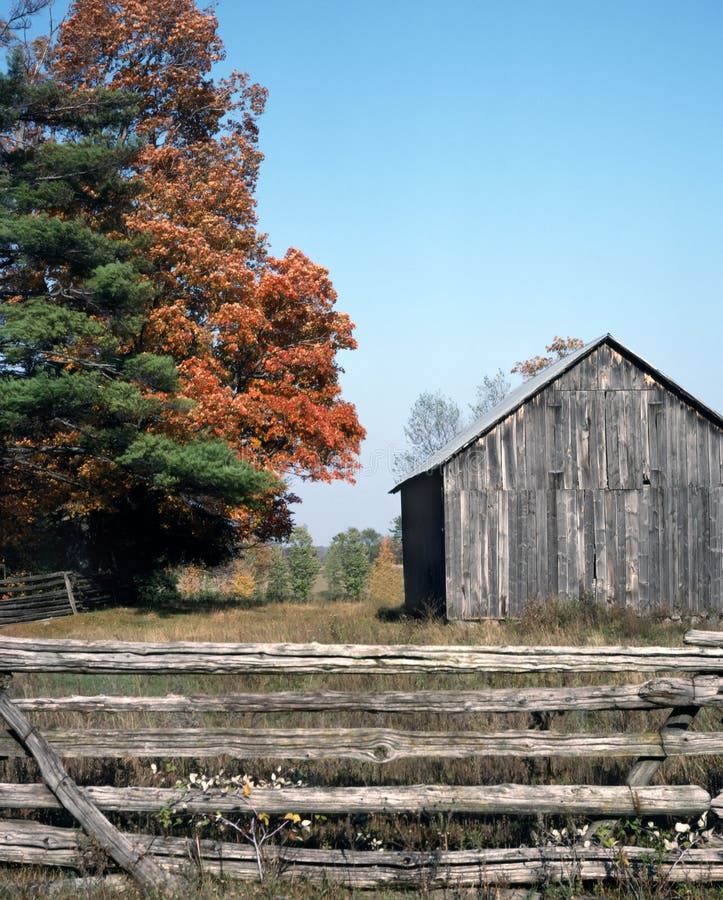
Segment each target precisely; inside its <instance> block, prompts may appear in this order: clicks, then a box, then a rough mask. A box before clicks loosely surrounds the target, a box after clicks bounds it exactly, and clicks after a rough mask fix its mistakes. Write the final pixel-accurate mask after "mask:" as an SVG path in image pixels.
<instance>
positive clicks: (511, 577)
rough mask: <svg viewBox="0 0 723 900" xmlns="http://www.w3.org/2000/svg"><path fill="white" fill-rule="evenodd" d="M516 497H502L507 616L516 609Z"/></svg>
mask: <svg viewBox="0 0 723 900" xmlns="http://www.w3.org/2000/svg"><path fill="white" fill-rule="evenodd" d="M518 497H519V494H518V492H517V491H505V492H504V494H503V496H502V503H503V504H504V510H505V517H506V521H507V548H508V549H507V555H508V559H507V566H506V568H507V573H508V575H507V579H508V580H507V610H508V613H509V615H511V616H514V615H516V614H517V609H518V599H519V594H518V587H519V585H518V581H519V569H520V546H519V525H520V518H519V514H518V504H517V501H518Z"/></svg>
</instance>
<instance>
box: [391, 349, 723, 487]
mask: <svg viewBox="0 0 723 900" xmlns="http://www.w3.org/2000/svg"><path fill="white" fill-rule="evenodd" d="M603 345H607V346H609V347H610V348H612V349H613V350H615V351H616V352H617V353H619V354H620V355H621V356H622V357H624V358H625V359H626V360H627V361H628V362H630V363H632V364H633V365H634V366H636V367H637V368H639V369H641V370H642V371H643V372H644V373H645V374H646V375H649V376H650V377H652V378H653V379H654V380H655V381H657V382H658V383H660V384H661V385H663V386H664V387H666V388H667V389H668V390H670V391H672V392H673V393H674V394H676V395H677V396H678V397H680V399H682V400H683V401H685V402H686V403H688V404H689V405H690V406H692V407H693V408H694V409H696V410H697V411H698V412H699V413H700V414H701V415H702V416H704V417H705V418H706V419H708V420H710V421H711V422H713V423H714V424H715V425H717V426H718V428H721V429H723V416H721V415H720V414H719V413H717V412H716V411H715V410H713V409H711V408H710V407H708V406H706V405H705V404H704V403H702V402H701V401H700V400H698V399H697V398H696V397H694V396H693V395H692V394H689V393H688V391H686V390H685V389H684V388H682V387H680V385H678V384H677V383H676V382H675V381H673V379H672V378H669V377H668V376H667V375H665V374H663V372H661V371H660V370H659V369H656V368H655V367H654V366H653V365H651V364H650V363H649V362H647V360H645V359H643V357H641V356H638V354H636V353H634V352H633V351H632V350H630V349H629V348H628V347H626V346H625V345H624V344H621V343H620V341H618V340H617V339H616V338H614V337H613V336H612V335H611V334H609V333H608V334H604V335H602V336H601V337H598V338H596V339H595V340H593V341H590V342H589V343H588V344H585V346H584V347H581V348H580V349H579V350H576V351H575V352H574V353H571V354H570V355H569V356H565V357H563V358H562V359H559V360H557V361H556V362H554V363H553V364H552V365H550V366H548V367H547V368H546V369H543V370H542V371H541V372H539V373H538V374H537V375H535V376H534V377H532V378H529V379H527V381H524V382H523V383H522V384H521V385H519V386H518V387H517V388H515V389H514V390H513V391H511V392H510V393H509V394H508V395H507V396H506V397H504V398H503V399H502V400H501V401H500V402H499V403H498V404H497V405H496V406H494V407H493V408H492V409H490V410H489V411H488V412H486V413H485V414H484V415H483V416H482V417H481V418H479V419H477V420H476V421H475V422H473V423H472V424H471V425H469V426H468V427H467V428H465V429H463V430H462V431H461V432H460V433H459V434H458V435H457V436H456V437H454V438H453V439H452V440H451V441H450V442H449V443H448V444H446V445H445V446H444V447H442V448H441V449H440V450H438V451H437V452H436V453H434V454H432V456H430V457H428V458H427V459H426V460H425V461H424V462H423V463H422V464H421V465H420V466H418V467H417V468H416V469H414V470H413V471H412V472H410V473H409V475H406V476H405V477H404V478H403V479H402V480H401V481H399V482H398V483H397V484H395V485H394V487H393V488H392V490H391V491H390V493H391V494H394V493H396V492H397V491H398V490H400V489H401V488H402V486H403V485H405V484H407V483H408V482H409V481H411V480H412V479H414V478H417V477H418V476H420V475H428V474H430V473H431V472H434V471H436V470H437V469H439V468H441V467H442V466H443V465H444V464H445V463H447V462H449V460H451V459H452V458H453V457H455V456H456V455H457V454H458V453H460V452H462V451H463V450H464V449H465V448H466V447H468V446H469V445H470V444H472V443H474V441H476V440H477V439H478V438H479V437H481V436H482V435H484V434H486V433H487V432H488V431H490V430H491V429H492V428H494V427H495V426H496V425H497V424H498V423H499V422H501V421H502V420H503V419H506V418H507V416H509V415H511V414H512V413H514V412H515V411H516V410H517V409H519V408H520V407H521V406H523V405H524V404H525V403H527V402H529V401H530V400H531V399H532V398H533V397H535V396H536V395H537V394H539V393H540V391H542V390H544V389H545V388H546V387H548V386H549V385H550V384H552V383H553V382H554V381H556V380H557V379H559V378H561V377H562V376H563V375H564V374H565V373H566V372H569V371H570V370H571V369H574V368H575V366H577V365H579V364H580V363H581V362H582V361H583V360H584V359H586V358H587V357H588V356H590V354H592V353H593V352H594V351H595V350H597V349H598V348H599V347H602V346H603Z"/></svg>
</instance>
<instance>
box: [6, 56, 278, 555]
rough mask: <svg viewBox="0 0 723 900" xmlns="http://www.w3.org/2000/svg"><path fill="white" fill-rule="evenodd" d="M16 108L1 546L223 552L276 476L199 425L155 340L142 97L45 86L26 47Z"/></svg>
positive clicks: (10, 154)
mask: <svg viewBox="0 0 723 900" xmlns="http://www.w3.org/2000/svg"><path fill="white" fill-rule="evenodd" d="M0 110H1V112H0V435H1V437H0V524H2V529H1V535H2V536H1V537H0V542H1V543H0V552H2V553H3V554H4V555H5V557H6V561H7V563H8V564H9V565H10V566H11V567H12V566H23V565H29V566H33V567H37V566H38V565H39V564H42V562H43V561H44V560H46V561H47V562H48V564H55V565H65V564H69V562H70V560H69V559H68V557H69V555H70V554H73V555H75V556H76V559H74V560H73V562H76V563H77V562H79V561H85V562H86V563H87V564H89V565H95V566H96V567H107V566H109V565H111V564H112V563H116V564H117V565H119V566H122V567H123V568H126V569H127V568H128V567H129V566H131V567H132V568H133V569H136V568H138V567H141V568H142V567H146V566H148V565H149V564H150V562H151V561H153V560H155V559H158V558H164V557H165V558H170V557H171V556H176V557H178V556H182V555H184V554H185V553H186V552H189V551H193V552H194V553H196V554H198V553H200V554H201V555H203V554H204V553H205V554H207V555H208V554H209V553H211V551H212V550H216V549H218V548H220V547H222V546H223V545H224V543H226V542H230V541H231V540H232V539H233V535H234V530H235V528H236V526H235V525H234V523H233V521H232V509H233V507H234V506H237V505H239V504H241V503H244V504H250V505H253V503H254V502H260V500H261V497H262V496H263V495H264V494H265V493H267V492H268V491H269V490H273V489H274V484H275V482H274V479H273V478H272V477H271V476H270V475H268V474H266V473H261V472H258V471H256V470H254V469H253V468H252V467H251V466H250V465H249V464H248V463H246V462H242V461H241V460H240V459H239V458H238V456H237V455H236V454H235V453H234V452H233V451H232V450H231V448H230V447H229V446H228V445H227V444H225V443H224V442H222V441H220V440H218V439H216V438H214V437H213V436H211V435H208V436H206V435H203V434H202V435H200V436H198V437H196V436H193V435H192V429H191V428H190V427H189V428H188V429H185V430H184V428H183V426H182V420H183V417H184V415H186V416H187V415H188V413H187V410H188V403H187V402H186V401H184V400H183V398H182V397H181V396H180V381H179V376H178V371H177V367H176V364H175V361H174V359H173V358H172V357H171V356H170V355H167V354H162V353H158V352H148V351H147V350H146V348H145V346H144V340H143V334H144V329H145V327H146V323H147V320H148V313H149V310H150V309H151V308H152V306H153V302H154V296H155V289H154V286H153V284H152V282H151V280H150V279H149V277H148V273H149V271H150V269H151V266H150V264H149V261H148V259H147V258H146V256H145V254H144V252H143V247H142V243H143V242H142V241H140V240H138V239H134V238H133V237H132V236H130V235H129V233H128V231H127V229H126V228H125V224H124V222H125V217H126V215H127V214H128V213H129V211H130V210H131V209H132V208H133V205H134V202H135V199H136V197H137V196H138V192H139V191H140V190H141V189H142V185H140V183H139V182H138V180H137V179H133V178H129V177H128V174H127V173H128V170H129V168H130V167H131V166H132V164H133V161H134V159H135V158H136V156H137V154H138V153H139V152H141V148H142V144H141V142H140V141H139V140H138V139H137V138H136V137H135V136H134V123H135V122H136V120H137V115H138V98H137V97H136V96H135V95H133V94H132V93H128V92H124V91H117V90H108V89H106V88H103V87H98V88H94V89H92V90H74V89H70V88H64V87H61V86H59V85H58V83H57V82H55V81H53V80H51V79H48V78H40V77H36V78H35V79H34V80H32V81H31V79H30V78H29V77H28V69H27V65H26V60H25V59H24V58H23V56H22V55H21V54H20V53H18V52H16V53H14V54H13V55H12V56H11V60H10V67H9V70H8V72H7V73H5V74H3V75H2V76H0ZM255 498H257V499H256V501H255ZM48 536H50V537H51V538H52V539H48ZM110 547H112V548H113V550H112V552H113V559H109V558H108V557H107V555H106V554H105V551H106V550H107V548H110ZM78 557H80V559H78Z"/></svg>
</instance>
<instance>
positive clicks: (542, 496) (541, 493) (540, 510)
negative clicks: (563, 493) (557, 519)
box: [530, 490, 554, 599]
mask: <svg viewBox="0 0 723 900" xmlns="http://www.w3.org/2000/svg"><path fill="white" fill-rule="evenodd" d="M534 497H535V524H536V527H537V540H536V542H535V545H534V548H533V549H534V552H535V562H536V577H535V588H534V591H533V592H531V594H530V597H531V599H532V598H534V599H538V598H539V599H542V598H546V597H549V596H551V594H553V593H554V591H553V590H551V588H550V586H549V579H548V564H547V558H548V551H547V491H545V490H536V491H534Z"/></svg>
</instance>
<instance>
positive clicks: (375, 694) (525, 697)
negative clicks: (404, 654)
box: [13, 675, 723, 713]
mask: <svg viewBox="0 0 723 900" xmlns="http://www.w3.org/2000/svg"><path fill="white" fill-rule="evenodd" d="M13 702H14V703H15V705H16V706H17V707H18V708H19V709H23V710H28V711H34V712H38V711H51V710H54V711H57V712H61V711H64V712H85V713H123V712H129V711H135V712H161V713H208V712H233V713H254V712H301V711H307V712H313V711H326V710H328V711H341V710H364V711H367V712H395V713H418V712H445V713H472V712H487V713H493V712H494V713H514V712H531V711H563V710H603V709H655V708H660V707H669V706H681V705H683V704H693V703H694V704H695V705H697V706H711V707H721V706H723V679H721V678H719V677H717V676H715V675H701V676H695V677H687V678H656V679H653V680H651V681H647V682H645V683H643V684H637V685H636V684H630V685H619V684H611V685H586V686H585V687H559V688H558V687H550V688H535V687H523V688H486V689H478V690H473V691H326V690H322V691H300V692H293V691H280V692H276V693H269V694H192V695H183V696H178V695H169V696H166V697H122V696H106V695H99V696H70V697H15V698H13Z"/></svg>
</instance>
